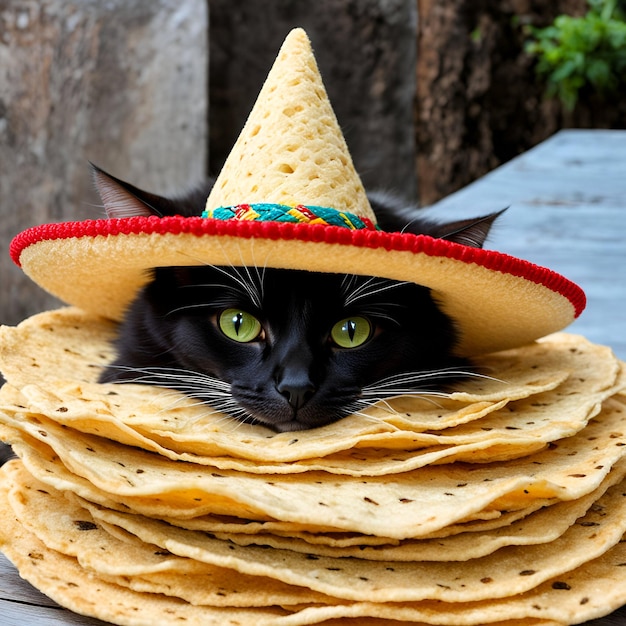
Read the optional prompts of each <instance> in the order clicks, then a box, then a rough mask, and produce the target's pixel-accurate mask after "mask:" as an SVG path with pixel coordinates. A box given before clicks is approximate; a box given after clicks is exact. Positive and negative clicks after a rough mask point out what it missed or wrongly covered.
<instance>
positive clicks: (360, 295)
mask: <svg viewBox="0 0 626 626" xmlns="http://www.w3.org/2000/svg"><path fill="white" fill-rule="evenodd" d="M352 282H356V281H350V283H349V284H348V285H346V289H345V291H344V296H345V303H344V306H346V307H348V306H350V305H352V304H354V303H355V302H357V301H358V300H362V299H364V298H369V297H371V296H375V295H378V294H380V293H382V292H384V291H388V290H390V289H395V288H397V287H401V286H402V285H407V284H408V283H407V282H406V281H404V282H402V281H390V280H386V279H384V278H383V279H380V278H375V277H373V276H372V277H369V278H368V279H367V280H366V281H364V282H363V283H362V284H361V285H359V286H358V287H356V288H353V287H352V284H351V283H352ZM348 286H349V288H350V291H347V288H348Z"/></svg>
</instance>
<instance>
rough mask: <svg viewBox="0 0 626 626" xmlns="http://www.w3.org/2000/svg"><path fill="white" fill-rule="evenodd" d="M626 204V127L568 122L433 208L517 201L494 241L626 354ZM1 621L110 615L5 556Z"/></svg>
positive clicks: (40, 623) (585, 327) (621, 620)
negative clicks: (550, 276) (581, 301)
mask: <svg viewBox="0 0 626 626" xmlns="http://www.w3.org/2000/svg"><path fill="white" fill-rule="evenodd" d="M625 205H626V131H564V132H561V133H559V134H558V135H555V136H554V137H552V138H551V139H549V140H548V141H546V142H544V143H543V144H541V145H540V146H538V147H537V148H534V149H533V150H531V151H529V152H527V153H526V154H524V155H522V156H520V157H519V158H517V159H515V160H514V161H511V162H509V163H508V164H506V165H504V166H502V167H500V168H498V169H497V170H495V171H494V172H492V173H491V174H489V175H487V176H485V177H484V178H482V179H481V180H479V181H477V182H476V183H474V184H472V185H470V186H468V187H466V188H465V189H463V190H461V191H459V192H457V193H455V194H453V195H452V196H450V197H448V198H446V199H444V200H442V201H441V202H439V203H437V205H435V206H434V207H432V209H433V210H436V211H437V212H438V213H439V212H441V213H444V214H445V215H450V216H451V215H455V214H456V215H465V216H468V215H476V214H482V213H485V212H489V211H493V210H499V209H501V208H503V207H505V206H510V209H509V211H508V212H507V213H506V214H505V215H504V216H503V217H502V219H501V223H500V224H499V225H498V227H497V228H496V229H495V231H494V233H493V236H492V237H491V239H490V245H489V246H488V247H490V248H494V249H498V250H501V251H504V252H508V253H510V254H514V255H515V256H520V257H522V258H525V259H528V260H530V261H533V262H535V263H538V264H541V265H545V266H547V267H549V268H551V269H553V270H555V271H558V272H559V273H562V274H564V275H565V276H567V277H568V278H570V279H571V280H574V281H575V282H577V283H578V284H580V285H581V286H582V287H583V288H584V289H585V291H586V292H587V295H588V307H587V310H586V311H585V312H584V313H583V315H582V316H581V318H580V319H579V320H577V321H576V322H575V323H574V324H573V325H572V326H571V328H570V330H571V331H572V332H579V333H581V334H584V335H586V336H587V337H588V338H589V339H591V340H592V341H594V342H596V343H603V344H607V345H611V346H612V347H613V348H614V349H615V351H616V353H617V354H618V356H619V357H620V358H622V359H626V206H625ZM428 210H431V209H428ZM485 306H488V303H485ZM0 624H2V625H3V626H4V625H11V626H16V625H20V626H31V625H33V626H34V625H37V626H52V625H54V626H58V625H59V626H60V625H74V624H81V625H91V626H95V625H97V624H102V622H100V621H98V620H93V619H89V618H84V617H81V616H76V615H74V614H72V613H70V612H68V611H65V610H63V609H60V608H58V607H55V605H54V604H53V603H51V602H50V600H48V599H47V598H45V596H42V595H41V594H40V593H39V592H38V591H36V590H34V589H33V588H32V587H30V585H28V583H25V582H24V581H22V580H21V579H20V578H19V577H18V575H17V573H16V572H15V570H14V568H13V567H12V565H11V564H10V563H9V562H8V561H7V560H6V559H4V558H3V557H2V558H0ZM592 625H593V626H626V608H624V609H621V610H619V611H617V612H615V613H613V614H612V615H611V616H608V617H605V618H601V619H598V620H594V621H591V622H588V623H587V626H592Z"/></svg>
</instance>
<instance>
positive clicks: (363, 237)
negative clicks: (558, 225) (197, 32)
mask: <svg viewBox="0 0 626 626" xmlns="http://www.w3.org/2000/svg"><path fill="white" fill-rule="evenodd" d="M168 233H169V234H182V233H187V234H192V235H196V236H198V237H202V236H205V235H212V236H231V237H241V238H244V239H252V238H263V239H270V240H297V241H310V242H321V243H328V244H337V245H344V246H357V247H360V248H384V249H385V250H388V251H398V252H412V253H414V254H417V253H422V254H426V255H428V256H436V257H446V258H449V259H454V260H456V261H461V262H463V263H468V264H476V265H478V266H480V267H484V268H485V269H488V270H493V271H496V272H501V273H504V274H509V275H512V276H517V277H521V278H524V279H526V280H529V281H531V282H533V283H536V284H539V285H543V286H544V287H547V288H548V289H550V290H551V291H554V292H556V293H559V294H560V295H562V296H563V297H565V298H567V299H568V300H569V301H570V303H571V304H572V306H573V307H574V311H575V317H578V316H579V315H580V314H581V313H582V311H583V309H584V308H585V304H586V299H585V294H584V292H583V290H582V289H581V288H580V287H579V286H578V285H576V284H575V283H573V282H571V281H570V280H568V279H567V278H565V277H563V276H561V275H560V274H557V273H556V272H553V271H552V270H549V269H547V268H545V267H541V266H539V265H535V264H534V263H531V262H529V261H525V260H523V259H518V258H517V257H513V256H510V255H507V254H503V253H501V252H496V251H493V250H483V249H481V248H471V247H468V246H463V245H460V244H457V243H453V242H450V241H446V240H445V239H434V238H433V237H428V236H426V235H413V234H410V233H388V232H383V231H380V230H369V229H368V230H350V229H347V228H341V227H339V226H328V225H324V224H292V223H288V222H256V221H236V220H228V221H225V220H216V219H210V218H202V217H182V216H179V215H176V216H172V217H156V216H151V217H130V218H125V219H102V220H87V221H82V222H62V223H58V224H43V225H41V226H35V227H33V228H29V229H28V230H25V231H23V232H21V233H20V234H19V235H17V236H16V237H15V238H14V239H13V241H12V242H11V245H10V248H9V252H10V254H11V258H12V259H13V261H14V263H15V264H16V265H18V266H19V265H20V260H19V259H20V255H21V253H22V251H23V250H24V249H26V248H28V247H29V246H31V245H33V244H36V243H38V242H41V241H53V240H58V239H71V238H80V237H98V236H103V237H111V236H117V235H137V234H147V235H152V234H156V235H163V234H168Z"/></svg>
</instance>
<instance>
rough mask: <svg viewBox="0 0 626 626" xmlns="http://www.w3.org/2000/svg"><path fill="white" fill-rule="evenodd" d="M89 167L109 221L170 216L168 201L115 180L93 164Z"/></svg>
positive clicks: (117, 179)
mask: <svg viewBox="0 0 626 626" xmlns="http://www.w3.org/2000/svg"><path fill="white" fill-rule="evenodd" d="M90 165H91V169H92V172H93V180H94V183H95V185H96V189H97V190H98V194H99V195H100V198H101V199H102V202H103V204H104V210H105V211H106V214H107V217H108V218H109V219H113V218H125V217H138V216H142V217H149V216H151V215H156V216H158V217H163V216H164V215H168V214H170V212H169V211H168V205H169V204H170V202H169V200H167V199H165V198H161V197H160V196H157V195H155V194H151V193H148V192H147V191H143V190H142V189H139V188H138V187H135V186H134V185H131V184H130V183H127V182H124V181H123V180H120V179H119V178H115V176H111V174H107V172H105V171H104V170H102V169H100V168H99V167H98V166H96V165H94V164H93V163H90Z"/></svg>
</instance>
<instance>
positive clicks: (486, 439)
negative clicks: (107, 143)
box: [0, 31, 626, 626]
mask: <svg viewBox="0 0 626 626" xmlns="http://www.w3.org/2000/svg"><path fill="white" fill-rule="evenodd" d="M290 42H291V43H290ZM303 42H304V44H303ZM290 45H291V46H293V45H297V46H300V47H302V46H303V45H304V49H305V52H306V50H308V48H307V45H308V42H307V40H306V37H305V36H304V35H303V33H302V31H295V33H292V35H291V36H290V38H289V39H288V40H287V43H286V44H285V46H284V47H283V50H282V51H281V55H283V57H282V58H283V61H281V56H280V55H279V60H278V61H281V62H288V61H289V58H290V48H289V46H290ZM307 54H308V53H307ZM285 59H286V60H287V61H285ZM278 61H277V63H278ZM306 67H307V68H308V69H307V71H309V70H310V71H311V72H313V74H314V75H315V74H316V72H317V69H316V67H315V65H314V60H313V58H312V55H310V58H309V57H308V56H306ZM279 69H280V67H279ZM281 80H283V79H281ZM284 80H287V79H284ZM316 80H317V79H316ZM314 82H315V81H314ZM268 83H269V84H267V83H266V85H265V87H264V90H263V91H262V93H261V96H262V97H266V96H267V98H268V101H270V102H273V101H272V100H271V98H272V94H273V93H274V90H273V87H275V84H273V83H271V82H270V81H269V80H268ZM315 84H317V83H316V82H315ZM265 92H267V94H266V96H263V94H264V93H265ZM302 100H303V101H305V100H306V97H305V96H302ZM317 100H319V101H320V102H322V104H319V107H321V109H320V110H321V111H322V112H321V113H319V116H318V117H317V118H316V119H317V121H318V122H319V120H323V121H322V122H321V127H322V129H324V128H327V127H330V126H333V125H335V124H336V121H335V120H334V117H333V116H332V109H330V108H329V107H327V105H326V103H325V102H326V98H325V93H317V95H316V98H315V99H314V102H317ZM281 106H282V105H281ZM316 106H317V105H316ZM276 108H277V105H276V106H275V105H274V104H273V105H272V106H271V107H269V111H268V114H267V117H266V119H268V120H270V121H271V115H272V111H274V110H275V109H276ZM283 108H284V107H283ZM327 111H330V113H327ZM296 113H297V111H296ZM316 115H317V114H316ZM288 117H290V116H288ZM263 124H264V123H263ZM263 124H261V123H260V122H259V121H258V119H256V118H255V117H253V116H251V119H250V120H249V122H248V124H247V125H246V129H244V133H243V134H242V136H243V139H240V141H239V142H238V144H237V145H238V146H239V147H238V148H237V147H236V148H235V150H233V154H231V158H230V160H229V163H227V165H226V167H225V169H224V172H223V175H222V177H221V178H220V180H218V185H217V187H216V192H215V197H212V198H211V199H210V200H209V206H208V211H209V212H210V211H213V210H217V209H221V208H222V207H225V206H228V205H234V204H238V203H239V204H240V203H241V202H242V201H243V200H242V198H241V195H240V194H242V193H243V194H245V195H246V196H247V197H248V199H249V202H252V203H264V202H272V203H277V202H278V203H284V204H286V205H287V206H292V207H294V206H295V207H297V206H299V205H298V203H301V202H303V201H304V202H306V203H308V204H310V205H315V206H318V205H319V206H328V205H330V204H333V203H335V200H333V197H332V194H331V195H330V196H322V195H319V194H322V193H325V192H326V191H328V190H329V189H332V188H333V185H335V188H340V189H341V190H342V193H344V192H345V190H346V189H347V188H350V189H351V190H352V191H350V192H349V193H346V195H345V202H344V201H343V200H340V201H337V202H340V203H343V204H341V207H342V209H345V211H346V212H348V213H351V214H353V215H356V216H357V217H358V218H359V219H363V220H365V222H368V221H369V222H373V221H375V218H374V217H373V215H370V211H371V209H369V205H367V201H365V204H363V203H361V200H360V198H361V197H362V187H361V186H360V182H359V180H358V177H357V176H352V174H350V175H349V176H347V177H346V176H345V175H344V174H341V175H340V174H337V182H336V183H333V184H328V185H322V187H323V189H322V190H321V191H319V194H318V192H312V195H311V196H307V197H306V198H305V199H304V200H302V198H301V197H298V198H295V197H291V195H290V194H292V191H290V188H289V187H280V185H279V184H278V182H277V179H272V181H270V183H267V184H268V185H269V186H270V187H271V188H273V189H280V191H278V192H277V194H278V196H277V197H276V196H275V197H271V198H269V197H268V196H267V194H266V192H265V191H262V193H261V195H259V196H254V193H255V189H254V187H255V186H256V187H258V188H260V189H262V190H263V189H266V183H263V182H262V181H263V177H264V176H268V177H271V176H270V175H271V172H272V171H275V172H276V171H277V172H278V173H279V174H286V175H287V176H289V175H290V172H289V170H292V172H291V173H294V172H296V171H301V169H300V165H299V163H302V162H305V163H308V162H313V163H314V162H315V159H316V158H318V157H317V156H316V150H313V151H312V152H311V153H310V154H309V155H308V156H307V157H306V158H304V157H303V155H304V156H306V154H308V153H306V154H305V152H303V151H299V150H291V151H290V149H289V147H290V146H291V145H292V144H290V143H289V138H288V136H287V135H288V133H281V132H278V130H277V129H276V128H275V127H273V126H272V125H271V123H270V122H268V129H270V130H271V133H270V134H271V135H273V136H274V135H278V137H279V139H280V140H281V141H282V140H283V139H284V141H286V142H287V143H286V144H285V145H284V150H285V151H286V152H292V153H294V152H295V155H293V156H292V157H290V158H293V159H297V160H298V161H297V163H296V161H291V160H289V159H287V158H285V159H282V160H280V162H277V161H276V160H274V159H272V160H270V161H269V162H267V163H266V162H264V161H263V156H264V148H265V146H266V142H267V140H268V138H267V137H266V136H265V135H264V133H265V130H264V128H265V127H264V125H263ZM302 124H303V126H302V128H301V130H302V132H307V128H308V126H307V125H306V124H304V122H302ZM257 126H258V128H257ZM318 126H319V124H318ZM312 127H314V128H317V127H316V126H315V124H312ZM333 127H334V126H333ZM272 129H273V130H272ZM268 132H269V131H268ZM320 132H325V131H323V130H321V131H320ZM334 132H335V135H336V131H334ZM315 133H317V131H315ZM317 136H318V135H317V134H314V136H313V137H312V138H311V140H310V141H313V142H314V141H315V138H316V137H317ZM335 139H336V137H335ZM256 141H258V142H259V143H258V144H257V143H255V142H256ZM333 141H335V140H334V139H333V140H332V141H331V140H330V139H327V138H326V137H324V139H323V141H322V143H321V144H320V149H321V148H323V147H328V146H331V147H330V148H328V150H329V151H330V153H328V152H327V153H325V155H326V156H320V157H319V159H320V162H323V163H324V168H326V169H328V168H330V169H331V170H332V167H333V166H334V164H336V163H341V167H343V168H345V167H348V169H349V170H351V168H352V164H351V161H349V159H348V158H346V157H345V156H344V154H343V151H344V147H342V146H340V149H339V152H338V154H337V155H334V154H332V152H333V150H334V148H333V147H332V146H334V145H335V144H333ZM337 141H339V140H337ZM342 141H343V139H342V138H341V140H340V141H339V144H341V143H342ZM307 145H308V144H307ZM296 148H297V146H296ZM233 155H234V156H233ZM245 155H251V156H252V157H253V160H252V161H251V162H248V163H246V162H245V159H244V158H243V157H244V156H245ZM239 156H242V158H241V159H239ZM254 162H259V163H261V165H260V170H261V171H262V175H261V176H260V177H259V180H260V181H261V182H254V181H253V179H254V178H255V176H256V175H257V174H256V169H255V168H253V164H254ZM239 164H243V165H241V167H242V168H243V169H237V168H238V167H239ZM274 166H276V168H275V170H272V168H273V167H274ZM339 169H341V168H339ZM244 170H245V171H244ZM248 171H249V172H250V174H251V175H250V176H248ZM314 171H315V170H314V169H312V170H311V171H310V172H309V171H308V170H307V171H306V172H304V174H303V176H304V178H303V181H302V182H300V183H298V184H300V185H301V186H302V187H303V188H305V189H311V188H312V187H313V186H315V185H318V177H317V175H316V174H314ZM338 171H339V170H338ZM248 179H250V181H249V184H248V186H247V187H246V188H245V189H243V190H239V191H232V190H233V180H235V181H236V182H237V184H238V185H239V184H244V182H245V181H246V180H248ZM331 179H332V180H334V178H333V175H331V176H330V178H329V179H326V182H328V181H329V180H331ZM339 179H341V180H339ZM224 180H226V181H230V182H228V184H224V185H222V182H223V181H224ZM220 181H222V182H220ZM306 181H309V182H311V185H309V183H307V182H306ZM342 181H343V182H342ZM346 181H347V182H346ZM279 182H280V181H279ZM344 183H345V184H344ZM246 184H247V183H246ZM320 184H321V183H320ZM316 194H318V195H316ZM348 201H350V202H352V204H349V206H345V203H348ZM250 208H252V209H253V210H254V207H249V206H247V205H246V208H245V210H248V209H250ZM305 212H306V211H305ZM208 219H211V218H208ZM332 228H334V227H332ZM281 232H283V231H281ZM289 232H292V231H289ZM294 232H295V231H294ZM315 232H320V231H319V230H316V231H315ZM333 232H334V231H333ZM231 235H232V233H230V234H229V236H231ZM195 236H197V235H195ZM100 239H102V238H100ZM98 241H99V240H94V241H93V242H92V244H91V246H92V248H93V250H94V253H97V245H98ZM31 243H32V245H33V246H34V245H38V244H35V243H33V242H31ZM44 243H49V242H47V241H46V242H44ZM63 243H66V242H65V241H64V242H63ZM225 245H230V244H228V243H227V244H225ZM246 249H247V248H246ZM48 252H50V250H48ZM64 254H65V252H64ZM66 256H67V255H66ZM22 261H24V262H25V261H27V259H26V257H24V258H23V259H22ZM29 262H30V261H29ZM71 262H72V261H71V259H68V263H71ZM41 282H42V283H45V282H46V281H45V280H44V279H42V280H41ZM72 287H73V286H72ZM52 290H53V291H56V287H55V288H54V289H52ZM561 291H563V290H561ZM67 300H68V301H69V302H70V303H72V304H76V302H74V301H73V300H72V298H71V297H68V298H67ZM85 301H86V300H85ZM121 302H124V297H122V296H120V297H119V298H117V300H116V303H117V304H113V305H111V306H112V307H113V308H115V306H118V305H119V303H121ZM542 302H543V305H544V306H545V307H549V306H550V303H549V301H548V300H546V298H544V297H543V296H542ZM85 309H86V307H85V306H83V307H82V308H77V307H70V308H66V309H62V310H59V311H53V312H48V313H42V314H40V315H37V316H35V317H32V318H30V319H28V320H26V321H25V322H23V323H22V324H20V325H19V326H17V327H4V328H2V329H1V330H0V369H1V371H2V373H3V375H4V377H5V378H6V380H7V383H6V384H5V385H4V386H3V387H2V389H1V390H0V438H1V439H3V440H4V441H7V442H9V443H10V444H11V445H12V446H13V448H14V450H15V452H16V453H17V455H18V456H19V460H15V461H11V462H9V463H8V464H6V465H5V466H4V467H3V468H2V470H0V472H1V480H0V500H1V507H0V511H1V513H0V545H1V548H2V551H3V552H4V553H5V554H6V555H7V556H8V558H9V559H10V560H11V561H13V563H14V564H15V565H16V566H17V568H18V569H19V572H20V574H21V575H22V576H23V577H24V578H26V579H27V580H29V581H30V582H32V583H33V584H34V585H35V586H36V587H38V588H39V589H41V590H42V591H43V592H44V593H46V594H47V595H49V596H50V597H51V598H53V599H54V600H56V601H57V602H59V603H60V604H61V605H63V606H65V607H68V608H70V609H72V610H73V611H76V612H79V613H84V614H87V615H92V616H95V617H98V618H100V619H103V620H107V621H110V622H112V623H115V624H128V625H131V624H132V625H139V624H145V625H150V626H152V625H156V624H163V625H164V626H165V625H167V626H170V625H171V624H176V623H181V624H189V625H198V626H200V625H202V626H211V625H215V626H218V625H219V626H223V625H227V624H232V625H254V626H260V625H267V626H296V625H304V624H325V625H326V626H331V625H334V624H355V625H356V624H358V625H359V626H360V625H363V626H368V625H379V624H380V625H381V626H382V625H383V624H393V623H415V624H433V625H434V624H437V625H449V626H462V625H467V626H470V625H479V624H494V625H500V626H503V625H505V624H506V625H507V626H516V625H520V626H521V625H522V624H524V625H528V626H530V625H533V626H535V625H536V626H539V625H555V624H573V623H579V622H582V621H585V620H588V619H592V618H594V617H597V616H601V615H605V614H608V613H610V612H611V611H612V610H614V609H615V608H617V607H619V606H621V605H622V604H624V603H626V567H624V565H625V564H626V542H622V541H621V540H622V536H623V534H624V532H626V497H625V495H626V483H625V482H623V481H624V477H625V476H626V458H625V457H626V429H625V428H624V419H625V418H626V395H625V394H626V373H625V372H624V365H623V364H622V363H621V362H620V361H619V360H618V359H617V358H616V357H615V356H614V355H613V354H612V352H611V350H610V349H608V348H605V347H601V346H597V345H594V344H591V343H590V342H588V341H587V340H585V339H584V338H582V337H579V336H574V335H568V334H563V333H559V334H551V335H549V336H547V337H544V338H542V339H539V340H538V341H529V342H525V343H524V345H521V346H518V347H515V348H511V349H503V350H500V351H498V352H495V353H490V354H486V355H482V356H476V357H475V359H474V361H475V365H476V367H477V368H478V370H479V371H481V372H483V373H485V374H487V375H488V376H482V377H473V378H471V379H469V380H467V381H465V382H463V383H460V384H459V385H458V386H457V387H456V388H455V389H456V390H455V391H454V392H451V393H448V394H443V395H441V397H432V396H431V397H426V398H415V397H402V396H401V397H398V398H394V399H391V400H387V401H385V402H384V403H380V404H378V405H375V406H373V407H369V408H367V409H365V410H364V411H363V412H362V413H359V414H358V415H357V414H355V415H351V416H349V417H347V418H345V419H343V420H341V421H339V422H337V423H335V424H331V425H329V426H325V427H322V428H317V429H314V430H309V431H300V432H291V433H280V434H277V433H274V432H272V431H270V430H268V429H265V428H263V427H260V426H253V425H249V424H244V423H240V422H237V421H235V420H234V419H232V418H229V417H227V416H224V415H221V414H218V413H215V412H214V411H212V410H211V409H210V408H209V407H207V406H205V405H202V404H199V403H198V402H197V401H194V400H191V399H189V398H185V397H183V396H181V395H178V394H177V393H175V392H173V391H169V390H165V389H160V388H155V387H148V386H142V385H130V384H128V385H115V384H99V383H97V382H96V381H97V378H98V374H99V372H100V371H101V369H102V368H103V367H105V366H106V364H107V363H108V362H109V361H110V360H111V359H112V356H113V352H112V347H111V340H112V339H113V338H114V336H115V331H116V324H115V322H114V321H112V320H111V319H107V318H105V317H100V316H98V315H97V314H96V313H94V312H93V311H89V310H85ZM110 317H113V318H114V317H115V315H113V314H112V315H111V316H110ZM470 326H471V325H469V326H467V328H470ZM476 332H477V333H478V330H476ZM477 341H478V343H480V341H479V340H477ZM506 342H511V338H510V336H509V337H508V338H507V339H506V340H505V343H506ZM470 343H471V342H469V343H467V344H466V345H470Z"/></svg>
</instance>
